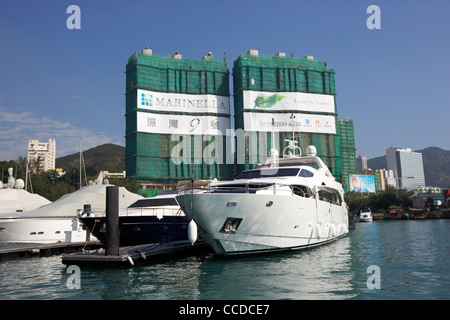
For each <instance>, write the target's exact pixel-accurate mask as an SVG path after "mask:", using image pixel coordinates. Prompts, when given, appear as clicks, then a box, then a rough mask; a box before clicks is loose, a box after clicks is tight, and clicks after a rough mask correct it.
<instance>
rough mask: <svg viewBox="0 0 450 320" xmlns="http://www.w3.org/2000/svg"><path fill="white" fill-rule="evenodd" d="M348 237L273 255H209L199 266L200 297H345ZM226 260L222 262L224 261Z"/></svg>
mask: <svg viewBox="0 0 450 320" xmlns="http://www.w3.org/2000/svg"><path fill="white" fill-rule="evenodd" d="M349 243H350V240H349V238H345V239H341V240H339V241H337V242H335V243H332V244H330V245H327V246H324V247H320V248H317V249H313V250H308V251H302V252H292V253H284V254H278V255H275V256H272V255H271V256H265V257H251V258H238V259H231V260H225V261H224V260H219V259H211V260H209V261H207V262H206V263H203V264H202V265H201V266H200V270H201V275H200V278H199V287H198V290H199V292H200V296H199V298H200V299H346V298H350V297H351V296H352V291H353V290H352V286H351V281H350V280H351V277H352V275H351V272H350V271H349V266H350V253H349ZM224 262H225V263H224Z"/></svg>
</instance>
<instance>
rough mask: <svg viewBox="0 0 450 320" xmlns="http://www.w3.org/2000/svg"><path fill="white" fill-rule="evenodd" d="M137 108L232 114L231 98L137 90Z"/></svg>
mask: <svg viewBox="0 0 450 320" xmlns="http://www.w3.org/2000/svg"><path fill="white" fill-rule="evenodd" d="M137 95H138V96H137V107H138V108H141V109H147V110H154V111H167V112H172V111H173V112H203V113H205V112H210V113H224V114H230V97H223V96H217V95H212V94H184V93H164V92H156V91H147V90H141V89H138V90H137Z"/></svg>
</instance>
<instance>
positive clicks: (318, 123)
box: [233, 50, 356, 187]
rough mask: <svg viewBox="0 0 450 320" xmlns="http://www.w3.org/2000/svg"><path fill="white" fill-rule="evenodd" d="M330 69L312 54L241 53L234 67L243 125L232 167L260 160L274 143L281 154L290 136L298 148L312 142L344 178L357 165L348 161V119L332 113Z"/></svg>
mask: <svg viewBox="0 0 450 320" xmlns="http://www.w3.org/2000/svg"><path fill="white" fill-rule="evenodd" d="M334 75H335V73H334V70H333V69H332V68H328V66H327V63H326V62H324V61H320V60H316V59H314V58H313V57H312V56H305V57H303V58H298V57H293V56H290V57H287V56H286V55H285V54H284V53H282V52H278V53H276V54H275V55H273V56H260V55H259V53H258V51H257V50H249V51H248V53H247V54H245V55H240V56H239V57H238V58H237V59H236V60H235V61H234V67H233V94H234V112H235V128H236V131H237V132H238V130H239V129H241V130H242V131H243V135H242V136H241V137H240V136H239V134H238V135H237V136H238V137H237V143H236V145H237V157H238V159H237V160H238V161H237V171H238V172H240V171H242V170H244V169H249V168H253V166H254V164H255V163H258V162H264V161H265V160H266V159H267V157H268V156H269V152H270V149H272V148H273V144H275V149H277V150H278V151H279V153H280V156H282V154H281V153H282V152H283V150H285V148H286V147H287V145H288V143H289V142H288V141H289V140H292V139H295V140H296V141H297V145H298V146H299V147H300V149H301V150H302V152H303V154H305V152H306V148H307V146H309V145H314V146H315V147H316V148H317V155H318V156H320V157H321V158H322V160H323V161H324V162H325V164H326V165H327V166H328V167H329V168H330V171H331V172H332V174H333V175H334V176H335V177H336V179H337V180H338V181H341V182H343V183H344V184H345V180H346V179H345V176H347V175H348V174H349V173H356V165H355V166H354V169H353V167H352V166H351V165H350V164H349V163H355V150H354V141H353V140H351V141H350V138H349V136H351V137H352V139H353V124H352V123H351V126H350V127H349V122H348V121H341V120H339V119H338V118H337V104H336V88H335V76H334ZM350 131H351V132H350ZM340 133H343V134H345V138H344V140H341V139H340ZM239 139H241V140H240V141H239ZM239 147H241V150H239ZM352 150H353V153H352V152H351V151H352ZM343 164H345V166H344V167H343ZM344 187H345V185H344Z"/></svg>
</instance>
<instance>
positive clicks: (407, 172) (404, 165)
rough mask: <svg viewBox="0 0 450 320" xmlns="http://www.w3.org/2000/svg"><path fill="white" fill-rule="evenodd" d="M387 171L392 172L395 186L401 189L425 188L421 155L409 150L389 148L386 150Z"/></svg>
mask: <svg viewBox="0 0 450 320" xmlns="http://www.w3.org/2000/svg"><path fill="white" fill-rule="evenodd" d="M386 164H387V168H388V170H392V171H393V172H394V176H395V179H396V180H397V185H398V187H399V188H402V189H413V188H415V187H421V186H425V174H424V171H423V159H422V154H421V153H418V152H412V151H411V149H410V148H406V149H403V148H396V147H390V148H387V149H386Z"/></svg>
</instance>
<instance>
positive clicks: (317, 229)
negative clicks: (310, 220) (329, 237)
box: [315, 224, 322, 239]
mask: <svg viewBox="0 0 450 320" xmlns="http://www.w3.org/2000/svg"><path fill="white" fill-rule="evenodd" d="M315 232H316V237H317V239H320V235H321V233H322V227H321V226H320V224H316V227H315Z"/></svg>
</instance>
